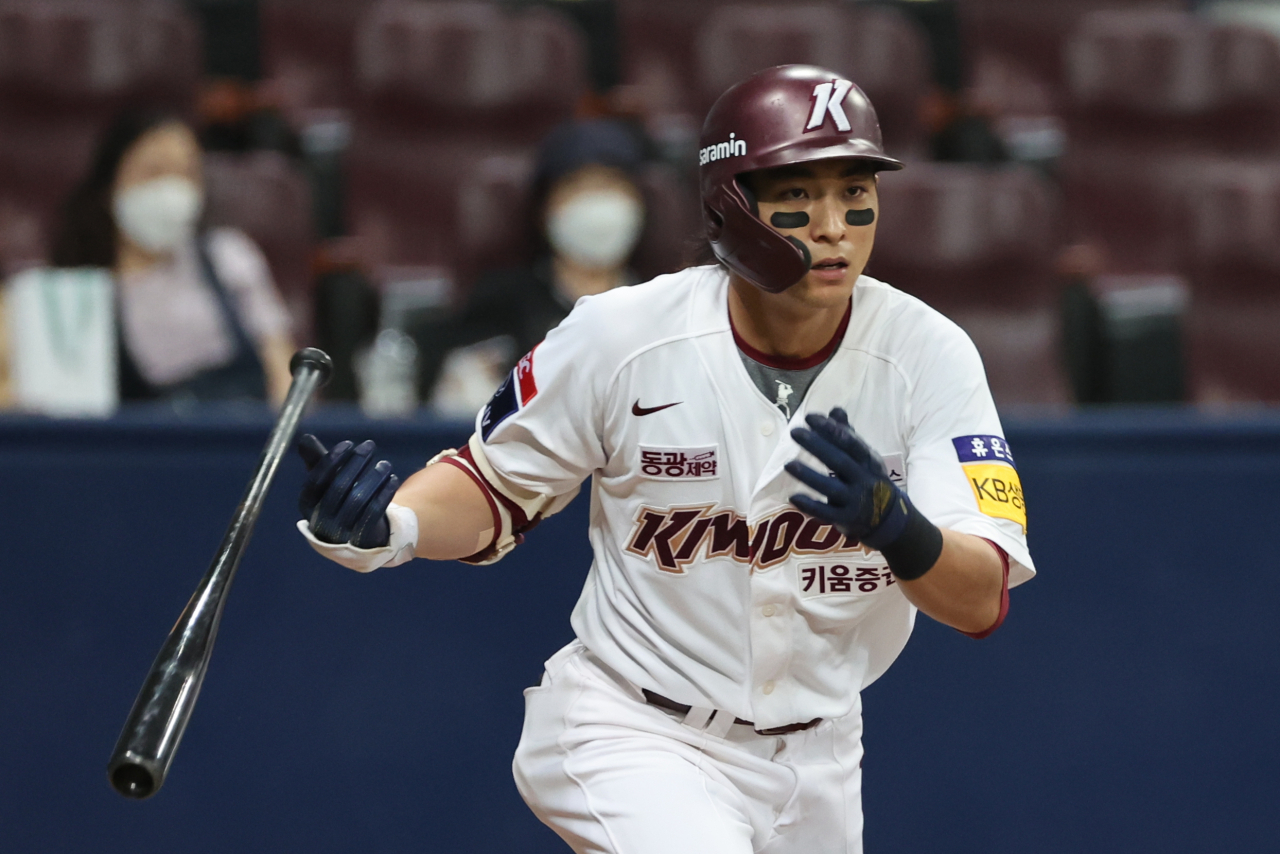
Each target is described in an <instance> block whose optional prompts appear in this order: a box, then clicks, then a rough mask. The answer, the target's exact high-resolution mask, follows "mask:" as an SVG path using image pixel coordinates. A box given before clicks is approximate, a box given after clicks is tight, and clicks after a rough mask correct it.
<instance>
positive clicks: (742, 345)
mask: <svg viewBox="0 0 1280 854" xmlns="http://www.w3.org/2000/svg"><path fill="white" fill-rule="evenodd" d="M852 316H853V300H849V307H848V308H846V309H845V310H844V318H843V319H842V320H841V321H840V326H839V327H838V328H837V329H836V334H835V335H832V336H831V340H830V341H828V342H827V343H826V346H824V347H823V348H822V349H821V350H819V351H818V352H816V353H814V354H813V355H812V356H805V357H804V358H803V359H799V358H795V357H793V356H771V355H769V354H768V353H761V352H760V351H759V350H757V349H756V348H755V347H752V346H751V345H750V344H748V343H747V342H746V341H744V340H742V336H741V335H739V334H738V328H737V327H736V326H734V325H733V315H732V314H730V315H729V329H731V330H732V331H733V343H735V344H737V345H738V349H739V350H741V351H742V352H743V353H746V354H747V358H749V359H751V361H753V362H759V363H760V364H762V365H764V366H765V367H767V368H774V369H775V370H779V371H807V370H809V369H810V368H816V367H818V365H821V364H822V363H823V362H825V361H826V360H827V359H829V358H831V354H832V353H834V352H835V351H836V348H837V347H839V346H840V342H841V341H843V340H844V333H845V331H846V330H848V328H849V318H850V317H852Z"/></svg>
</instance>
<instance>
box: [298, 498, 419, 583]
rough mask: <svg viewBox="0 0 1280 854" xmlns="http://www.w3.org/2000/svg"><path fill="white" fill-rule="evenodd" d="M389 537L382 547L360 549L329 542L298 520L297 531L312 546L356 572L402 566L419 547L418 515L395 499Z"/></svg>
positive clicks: (390, 512)
mask: <svg viewBox="0 0 1280 854" xmlns="http://www.w3.org/2000/svg"><path fill="white" fill-rule="evenodd" d="M387 527H388V528H390V530H391V536H390V539H389V540H388V541H387V544H386V545H385V546H383V547H382V548H380V549H358V548H356V547H355V546H353V545H351V544H350V543H326V542H323V541H322V540H317V539H316V537H315V535H314V534H312V533H311V526H310V525H308V524H307V520H306V519H300V520H299V521H298V530H299V531H301V532H302V536H304V537H306V538H307V542H308V543H311V548H313V549H315V550H316V551H318V552H319V553H320V554H322V555H324V556H325V557H327V558H329V560H331V561H333V562H335V563H340V564H342V565H343V566H345V567H346V568H347V569H354V570H355V571H356V572H373V571H374V570H375V569H378V568H379V567H383V566H399V565H400V564H402V563H407V562H409V561H411V560H413V552H414V550H415V549H416V548H417V547H418V514H417V513H414V512H413V511H412V510H410V509H409V508H408V507H404V506H401V505H399V504H396V503H395V502H394V501H393V502H391V504H389V505H388V506H387Z"/></svg>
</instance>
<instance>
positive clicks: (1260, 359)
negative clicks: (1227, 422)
mask: <svg viewBox="0 0 1280 854" xmlns="http://www.w3.org/2000/svg"><path fill="white" fill-rule="evenodd" d="M1277 329H1280V300H1278V299H1275V298H1272V299H1271V300H1269V301H1266V302H1262V301H1256V300H1255V301H1248V302H1246V301H1238V302H1235V303H1222V302H1206V301H1203V300H1200V299H1198V297H1197V296H1193V298H1192V303H1191V310H1190V312H1189V314H1188V322H1187V325H1186V333H1185V334H1186V341H1187V355H1188V358H1187V361H1188V365H1187V369H1188V380H1189V382H1190V386H1191V394H1192V398H1193V399H1194V400H1196V401H1198V402H1200V403H1206V404H1215V403H1241V402H1250V401H1253V402H1256V401H1269V402H1272V403H1276V402H1280V335H1277V334H1276V330H1277Z"/></svg>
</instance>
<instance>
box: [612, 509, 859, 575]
mask: <svg viewBox="0 0 1280 854" xmlns="http://www.w3.org/2000/svg"><path fill="white" fill-rule="evenodd" d="M713 509H714V505H708V506H705V507H671V508H666V509H658V508H655V507H641V508H640V512H639V513H637V514H636V523H635V529H634V531H633V532H632V534H631V539H630V541H629V542H628V543H627V551H629V552H631V553H632V554H634V555H639V556H640V557H652V558H653V559H654V561H655V562H656V563H657V564H658V568H659V569H661V570H662V571H664V572H673V573H677V574H679V573H683V572H684V571H685V569H684V568H685V567H686V566H687V565H688V564H690V563H692V562H693V561H695V560H698V559H699V558H700V557H701V556H703V555H704V554H705V557H707V558H714V557H730V558H732V559H733V560H735V561H738V562H739V563H741V564H744V565H747V566H751V567H753V568H754V569H757V570H762V569H768V568H770V567H773V566H777V565H778V564H780V563H782V562H783V561H785V560H787V558H789V557H790V556H791V555H816V554H828V553H838V552H849V551H855V550H858V551H862V549H861V547H860V546H859V545H858V541H857V540H854V539H851V538H849V537H846V536H845V535H844V534H842V533H840V531H838V530H836V528H835V527H833V526H831V525H828V524H826V523H824V522H821V521H819V520H817V519H814V518H812V517H809V516H806V515H804V514H803V513H801V512H800V511H799V510H783V511H781V512H779V513H776V514H774V515H773V516H769V517H767V518H765V519H762V520H760V521H759V522H757V523H756V524H755V525H749V524H747V520H746V519H744V518H742V517H741V516H739V515H738V514H737V513H735V512H733V511H732V510H721V511H720V512H718V513H713V512H712V510H713Z"/></svg>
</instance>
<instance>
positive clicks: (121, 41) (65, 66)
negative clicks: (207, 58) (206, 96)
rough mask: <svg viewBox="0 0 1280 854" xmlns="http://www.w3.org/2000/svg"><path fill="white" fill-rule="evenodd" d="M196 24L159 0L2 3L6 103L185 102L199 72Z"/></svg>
mask: <svg viewBox="0 0 1280 854" xmlns="http://www.w3.org/2000/svg"><path fill="white" fill-rule="evenodd" d="M199 55H200V52H199V48H198V37H197V33H196V30H195V27H194V24H193V22H192V21H191V20H190V19H189V18H188V17H187V16H186V15H184V14H183V13H182V11H181V9H180V7H178V5H177V4H175V3H170V2H164V0H3V2H0V92H2V93H3V98H4V100H5V101H6V102H8V101H12V100H18V101H20V102H21V103H23V104H24V105H26V106H28V107H32V104H33V102H35V103H37V104H43V103H46V102H48V101H50V100H64V99H65V100H69V101H76V102H80V103H82V104H83V103H86V102H90V101H92V102H101V101H103V100H107V101H110V100H111V99H118V98H121V97H136V96H138V95H141V94H149V95H169V96H171V97H173V96H176V97H179V98H180V97H182V96H183V95H185V94H187V93H188V92H189V91H190V87H191V85H192V84H193V83H194V81H195V78H196V75H197V74H198V72H199V65H198V62H199Z"/></svg>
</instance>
